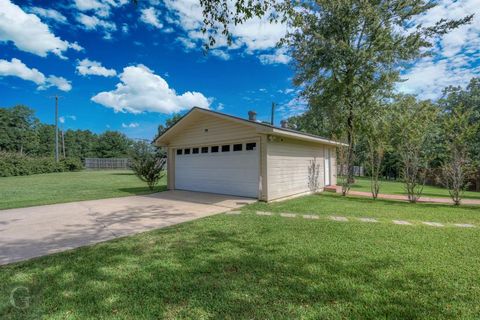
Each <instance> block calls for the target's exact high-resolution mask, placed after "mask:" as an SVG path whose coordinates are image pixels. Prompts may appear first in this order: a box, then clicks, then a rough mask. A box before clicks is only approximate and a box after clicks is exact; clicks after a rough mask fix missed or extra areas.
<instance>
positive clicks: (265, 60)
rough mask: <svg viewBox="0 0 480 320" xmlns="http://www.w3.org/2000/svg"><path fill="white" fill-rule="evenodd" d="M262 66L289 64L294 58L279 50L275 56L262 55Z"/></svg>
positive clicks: (260, 57) (259, 57) (260, 56)
mask: <svg viewBox="0 0 480 320" xmlns="http://www.w3.org/2000/svg"><path fill="white" fill-rule="evenodd" d="M258 59H260V62H261V63H262V64H287V63H289V62H290V61H291V60H292V58H291V57H290V56H289V55H287V54H285V53H284V52H283V51H282V50H277V51H275V52H274V53H273V54H261V55H259V56H258Z"/></svg>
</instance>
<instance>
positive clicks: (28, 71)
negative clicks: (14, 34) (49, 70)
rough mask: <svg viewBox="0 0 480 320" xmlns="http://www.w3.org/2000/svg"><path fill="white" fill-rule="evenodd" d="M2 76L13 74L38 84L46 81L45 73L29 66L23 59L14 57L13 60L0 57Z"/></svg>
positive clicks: (0, 74) (0, 73) (0, 72)
mask: <svg viewBox="0 0 480 320" xmlns="http://www.w3.org/2000/svg"><path fill="white" fill-rule="evenodd" d="M0 76H13V77H18V78H21V79H23V80H27V81H32V82H35V83H36V84H38V85H41V84H43V83H45V76H44V75H43V73H41V72H40V71H38V70H37V69H35V68H29V67H27V66H26V65H25V64H24V63H23V62H22V61H20V60H18V59H16V58H13V59H12V60H11V61H8V60H3V59H0Z"/></svg>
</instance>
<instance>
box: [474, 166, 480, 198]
mask: <svg viewBox="0 0 480 320" xmlns="http://www.w3.org/2000/svg"><path fill="white" fill-rule="evenodd" d="M475 191H477V192H479V191H480V167H478V171H477V181H476V183H475Z"/></svg>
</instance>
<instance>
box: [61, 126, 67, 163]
mask: <svg viewBox="0 0 480 320" xmlns="http://www.w3.org/2000/svg"><path fill="white" fill-rule="evenodd" d="M61 131H62V150H63V159H65V158H66V157H65V131H63V127H62V130H61Z"/></svg>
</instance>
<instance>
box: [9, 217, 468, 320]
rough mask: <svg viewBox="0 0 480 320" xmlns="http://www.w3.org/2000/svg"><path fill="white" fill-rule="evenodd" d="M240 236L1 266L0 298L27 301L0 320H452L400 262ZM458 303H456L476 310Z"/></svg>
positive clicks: (170, 238) (94, 250) (185, 235)
mask: <svg viewBox="0 0 480 320" xmlns="http://www.w3.org/2000/svg"><path fill="white" fill-rule="evenodd" d="M246 230H248V229H243V230H242V229H241V228H240V230H239V229H236V228H235V227H234V226H231V227H230V228H225V229H224V230H212V229H211V228H210V230H208V229H207V230H205V229H204V228H202V227H197V226H195V225H192V224H191V223H187V224H184V225H182V226H178V227H173V228H169V229H164V230H161V231H155V232H151V233H148V234H144V235H142V236H141V237H136V238H128V239H124V240H115V241H112V242H109V243H108V244H101V245H97V246H94V247H90V248H82V249H80V250H77V251H75V252H69V253H63V254H59V255H56V256H53V257H49V258H44V259H39V260H37V261H34V262H33V263H27V264H20V265H17V266H11V267H8V268H6V269H5V270H3V276H0V279H2V282H3V283H2V286H3V288H4V289H3V290H2V291H3V293H2V294H6V293H8V292H7V291H8V289H10V288H15V287H17V286H25V287H26V288H28V289H29V292H30V293H31V294H32V295H34V296H33V297H32V300H31V306H30V307H29V308H27V309H25V310H19V309H15V308H13V307H12V306H10V305H9V304H8V303H6V304H5V303H4V304H3V305H0V317H1V316H3V317H6V318H13V319H16V318H18V319H28V318H34V317H38V316H42V317H47V318H49V317H51V318H63V317H72V318H112V319H114V318H218V319H224V318H230V319H233V318H236V319H239V318H242V319H243V318H248V319H252V318H259V319H266V318H269V319H291V318H300V317H302V316H303V317H308V316H309V317H313V318H332V317H333V318H398V319H415V318H424V317H430V318H440V317H441V318H444V317H453V316H454V314H453V312H454V311H450V310H448V309H445V308H443V307H442V304H439V303H438V299H442V300H447V301H448V298H449V297H450V296H451V295H453V294H454V292H449V291H448V290H447V289H446V288H443V287H442V284H441V283H438V282H437V279H436V278H434V277H432V276H431V275H430V274H429V273H425V272H423V273H422V272H418V271H413V270H412V271H409V272H408V273H407V274H406V275H405V274H402V273H396V272H392V271H393V270H398V269H401V268H402V260H401V258H399V257H396V256H394V255H390V256H385V255H384V256H382V258H373V257H372V256H371V255H370V256H369V257H368V258H367V257H365V256H363V257H359V256H358V255H357V254H356V253H355V252H350V253H342V252H337V253H333V252H332V251H325V250H323V251H322V250H315V249H311V248H309V250H305V249H303V250H302V251H301V252H292V251H289V250H288V249H286V247H287V248H288V246H289V243H287V241H286V240H280V241H274V239H269V240H267V241H265V240H258V239H259V238H258V237H261V236H262V234H264V233H265V234H268V233H269V232H270V231H269V230H268V228H266V229H262V227H258V228H257V229H256V231H254V232H251V233H250V234H249V235H248V236H247V237H246V236H245V235H244V234H243V233H242V232H244V231H246ZM250 230H251V229H250ZM266 238H267V239H268V236H266ZM134 240H135V241H134ZM319 245H320V244H319ZM304 246H308V244H304ZM7 274H8V275H10V276H7ZM14 274H21V275H22V276H20V277H19V276H12V275H14ZM385 274H388V276H385ZM439 287H442V290H443V291H441V292H438V288H439ZM0 288H1V287H0ZM10 290H11V289H10ZM451 290H453V289H451ZM0 298H1V299H0V301H7V300H8V299H4V298H6V297H3V296H2V297H0ZM464 298H465V300H464V301H463V303H472V304H473V303H475V302H474V301H471V300H472V299H474V298H473V297H464ZM443 302H444V303H445V301H443ZM0 303H1V302H0ZM443 306H444V305H443Z"/></svg>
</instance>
